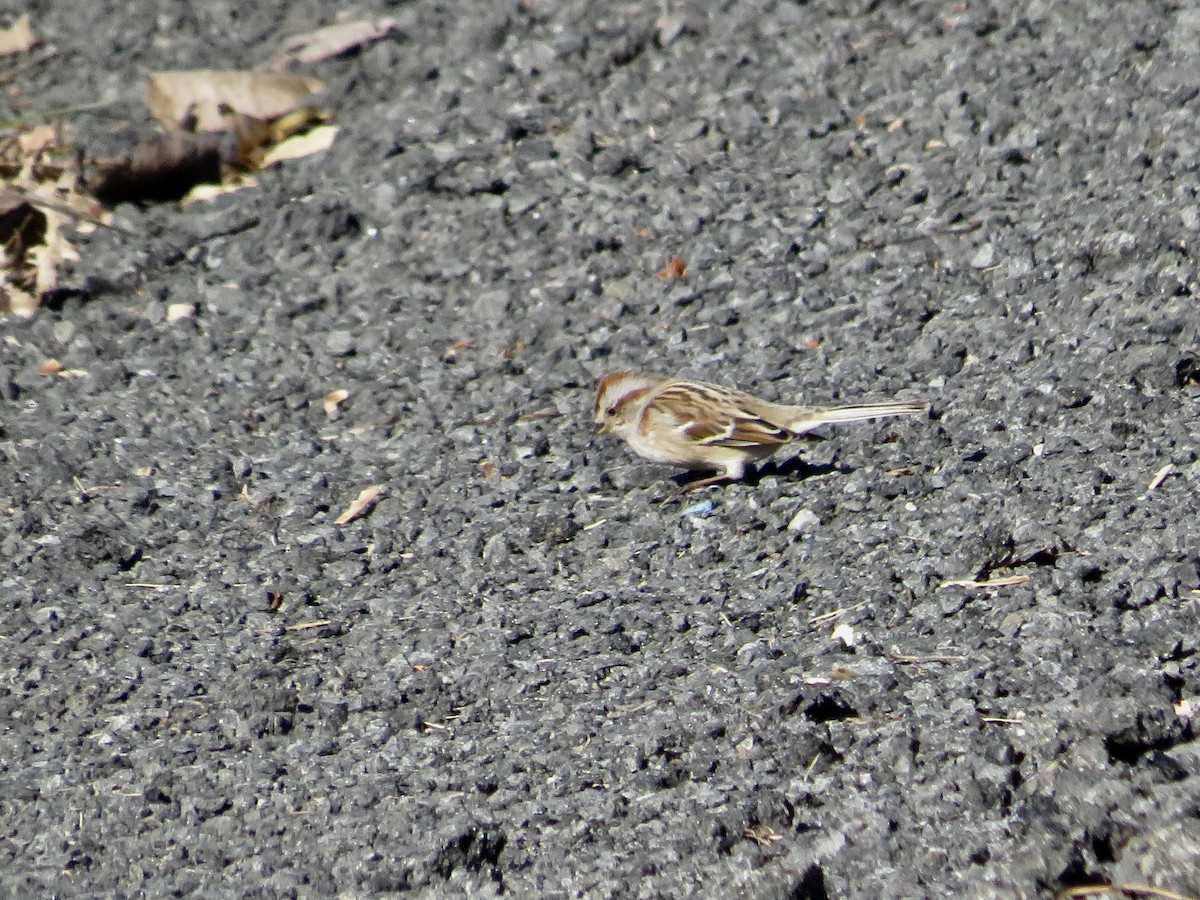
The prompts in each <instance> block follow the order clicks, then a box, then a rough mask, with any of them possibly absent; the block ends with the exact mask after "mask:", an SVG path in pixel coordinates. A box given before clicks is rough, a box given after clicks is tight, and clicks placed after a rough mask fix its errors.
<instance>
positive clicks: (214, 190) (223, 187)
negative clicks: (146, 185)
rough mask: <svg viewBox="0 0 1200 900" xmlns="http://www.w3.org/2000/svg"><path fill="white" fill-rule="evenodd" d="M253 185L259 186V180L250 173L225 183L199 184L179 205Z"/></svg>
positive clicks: (208, 198) (211, 197) (210, 198)
mask: <svg viewBox="0 0 1200 900" xmlns="http://www.w3.org/2000/svg"><path fill="white" fill-rule="evenodd" d="M252 187H258V182H257V181H255V180H254V179H253V178H252V177H250V176H249V175H238V176H236V177H235V178H232V179H230V180H229V181H227V182H226V183H225V184H198V185H196V186H195V187H194V188H192V189H191V190H190V191H188V192H187V196H186V197H184V198H183V199H182V200H180V201H179V205H180V206H187V205H188V204H190V203H198V202H200V201H202V200H214V199H216V198H217V197H223V196H225V195H226V194H232V193H234V192H235V191H240V190H242V189H243V188H252Z"/></svg>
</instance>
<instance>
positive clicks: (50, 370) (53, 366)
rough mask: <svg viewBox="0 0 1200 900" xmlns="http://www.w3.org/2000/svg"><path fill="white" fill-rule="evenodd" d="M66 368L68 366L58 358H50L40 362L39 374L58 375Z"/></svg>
mask: <svg viewBox="0 0 1200 900" xmlns="http://www.w3.org/2000/svg"><path fill="white" fill-rule="evenodd" d="M65 368H66V366H64V365H63V364H62V363H60V362H59V361H58V360H57V359H48V360H46V361H45V362H42V363H39V364H38V367H37V373H38V374H39V375H57V374H58V373H59V372H61V371H62V370H63V369H65Z"/></svg>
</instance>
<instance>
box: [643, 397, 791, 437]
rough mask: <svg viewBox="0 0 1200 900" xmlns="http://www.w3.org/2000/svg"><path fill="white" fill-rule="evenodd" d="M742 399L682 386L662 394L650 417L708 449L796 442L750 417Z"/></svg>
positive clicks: (784, 431) (650, 406) (649, 408)
mask: <svg viewBox="0 0 1200 900" xmlns="http://www.w3.org/2000/svg"><path fill="white" fill-rule="evenodd" d="M739 399H741V395H740V394H739V393H738V392H735V391H730V390H726V389H723V388H718V387H717V386H715V385H708V384H704V383H703V382H687V383H680V384H675V385H671V386H669V387H666V388H664V389H663V390H662V391H660V392H659V393H658V395H657V396H655V397H654V399H653V400H651V401H650V402H649V403H648V404H647V406H646V413H647V414H649V415H650V416H653V417H654V418H656V419H658V420H659V421H660V422H662V423H663V424H665V425H667V427H671V428H676V429H678V430H679V432H680V433H681V435H682V436H683V437H684V438H686V439H687V440H688V441H691V442H693V443H697V444H705V445H708V446H716V447H732V448H746V447H775V446H779V445H781V444H786V443H788V442H789V441H790V440H791V439H792V436H791V434H790V433H789V432H788V431H787V429H785V428H780V427H779V426H777V425H772V424H771V423H770V422H767V421H765V420H763V419H761V418H759V417H758V416H755V415H750V414H747V411H746V410H745V409H743V408H742V404H740V403H738V402H737V401H738V400H739ZM747 399H749V398H747ZM697 400H701V401H703V402H702V403H700V402H697Z"/></svg>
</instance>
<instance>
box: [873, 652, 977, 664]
mask: <svg viewBox="0 0 1200 900" xmlns="http://www.w3.org/2000/svg"><path fill="white" fill-rule="evenodd" d="M888 658H889V659H891V660H892V661H893V662H898V663H927V662H936V663H952V662H965V661H966V659H967V657H965V656H953V655H950V654H945V655H942V654H931V655H929V656H909V655H908V654H906V653H898V652H896V651H892V652H891V653H889V654H888Z"/></svg>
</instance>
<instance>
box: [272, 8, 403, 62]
mask: <svg viewBox="0 0 1200 900" xmlns="http://www.w3.org/2000/svg"><path fill="white" fill-rule="evenodd" d="M396 28H397V24H396V20H395V19H377V20H375V21H374V22H372V21H369V20H364V21H358V22H339V23H337V24H334V25H327V26H325V27H324V28H318V29H317V30H316V31H310V32H309V33H308V34H298V35H296V36H295V37H293V38H289V39H288V40H287V41H285V42H284V45H283V48H282V49H281V50H280V51H279V53H277V54H276V55H275V57H274V58H273V59H272V60H271V61H270V62H269V63H268V64H267V68H268V69H273V70H280V69H285V68H287V67H288V65H290V64H291V63H293V62H298V63H302V64H305V65H307V64H309V63H315V62H320V61H321V60H323V59H329V58H330V57H331V56H338V55H340V54H342V53H345V52H346V51H347V50H353V49H354V48H356V47H361V46H362V45H363V44H368V43H370V42H372V41H377V40H379V39H380V38H382V37H387V36H388V35H389V34H391V33H392V32H393V31H395V30H396Z"/></svg>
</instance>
